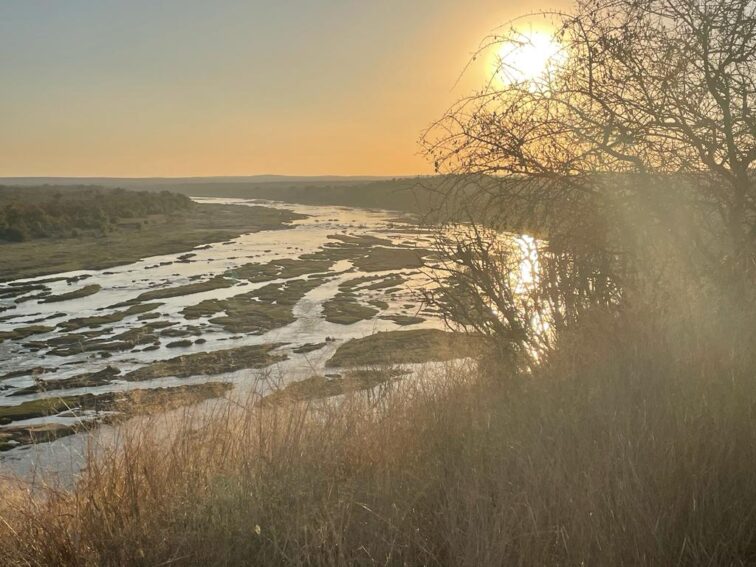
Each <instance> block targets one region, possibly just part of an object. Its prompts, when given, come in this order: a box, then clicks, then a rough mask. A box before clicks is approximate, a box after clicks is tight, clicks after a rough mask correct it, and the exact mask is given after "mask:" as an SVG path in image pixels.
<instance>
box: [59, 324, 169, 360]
mask: <svg viewBox="0 0 756 567" xmlns="http://www.w3.org/2000/svg"><path fill="white" fill-rule="evenodd" d="M175 324H176V323H172V322H168V321H151V322H149V323H146V324H144V325H140V326H139V327H134V328H132V329H129V330H127V331H124V332H123V333H119V334H117V335H114V336H112V337H108V338H105V339H101V338H98V337H100V336H101V335H104V334H107V333H109V332H110V330H109V329H102V330H100V331H89V332H86V333H71V334H67V335H63V336H61V337H53V338H52V339H50V340H49V341H47V346H54V347H55V348H53V349H52V350H51V351H50V354H52V355H55V356H72V355H75V354H81V353H83V352H96V351H107V352H112V351H123V350H130V349H132V348H134V347H135V346H137V345H141V344H147V343H155V342H157V341H158V336H157V335H156V331H157V330H158V329H162V328H165V327H169V326H171V325H175Z"/></svg>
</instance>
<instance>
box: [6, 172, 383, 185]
mask: <svg viewBox="0 0 756 567" xmlns="http://www.w3.org/2000/svg"><path fill="white" fill-rule="evenodd" d="M382 179H392V177H391V176H370V175H352V176H342V175H310V176H306V175H244V176H216V177H0V185H14V186H40V185H99V186H101V187H124V188H131V187H144V186H150V185H151V186H156V185H160V186H162V185H194V184H225V183H355V182H363V181H365V182H367V181H378V180H382Z"/></svg>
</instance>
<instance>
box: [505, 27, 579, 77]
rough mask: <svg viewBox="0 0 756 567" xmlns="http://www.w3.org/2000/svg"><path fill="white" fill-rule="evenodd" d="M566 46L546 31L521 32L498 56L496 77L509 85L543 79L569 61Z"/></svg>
mask: <svg viewBox="0 0 756 567" xmlns="http://www.w3.org/2000/svg"><path fill="white" fill-rule="evenodd" d="M565 58H566V54H565V52H564V48H563V46H562V45H561V44H560V43H559V42H558V41H557V40H556V39H555V38H554V37H553V36H552V35H551V34H549V33H546V32H543V31H529V32H520V33H518V34H517V36H516V37H515V38H514V39H512V40H509V41H507V42H504V43H502V44H501V45H500V46H499V49H498V50H497V53H496V76H497V78H498V79H499V80H500V81H501V82H502V83H505V84H515V83H527V82H534V81H538V80H539V79H542V78H544V77H546V76H547V75H548V73H549V72H551V71H553V70H554V69H555V68H557V67H559V66H560V65H561V64H562V63H563V62H564V60H565Z"/></svg>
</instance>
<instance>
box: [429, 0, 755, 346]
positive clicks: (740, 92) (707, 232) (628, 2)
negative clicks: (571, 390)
mask: <svg viewBox="0 0 756 567" xmlns="http://www.w3.org/2000/svg"><path fill="white" fill-rule="evenodd" d="M546 16H547V17H549V18H550V19H551V20H552V21H553V23H554V27H555V30H556V32H555V39H556V41H558V43H559V45H560V46H561V52H560V53H559V55H558V56H557V57H556V58H555V59H558V61H555V62H554V64H553V65H549V66H547V68H546V69H545V71H544V73H543V74H542V75H540V76H536V77H532V78H529V79H527V80H516V79H512V78H510V77H505V78H504V79H503V80H499V79H500V78H501V76H502V75H505V74H506V65H507V64H508V62H507V61H506V60H505V61H502V62H501V66H500V69H499V71H498V75H499V79H496V78H495V79H493V80H491V81H490V82H489V83H488V84H487V85H486V86H485V88H483V89H482V90H481V91H480V92H477V93H475V94H474V95H472V96H470V97H467V98H465V99H463V100H461V101H459V102H458V103H457V104H455V105H454V106H452V108H450V109H449V111H448V112H447V113H446V114H445V115H444V116H443V117H442V118H441V119H440V120H439V121H438V122H437V123H435V124H434V125H432V127H431V128H430V129H429V130H428V132H427V133H426V135H425V136H424V140H423V141H424V144H425V149H426V151H427V154H428V157H429V158H430V159H431V160H432V161H433V162H434V163H435V166H436V170H437V172H439V173H443V174H448V176H447V177H446V181H445V183H444V184H443V185H442V189H441V191H442V192H443V193H444V194H445V196H446V197H447V199H448V200H455V199H456V200H455V201H454V202H455V205H452V206H449V205H448V203H447V208H452V209H454V208H456V209H458V210H459V209H464V210H467V211H469V212H470V214H469V215H468V219H467V221H468V223H472V224H485V225H486V226H488V227H492V228H495V229H505V230H523V229H524V230H530V231H531V232H535V233H539V232H540V233H543V234H547V235H548V244H547V245H546V246H544V248H543V250H542V251H541V262H540V264H541V266H540V267H541V269H542V271H544V272H545V273H551V274H552V275H558V276H559V277H558V278H557V281H552V282H551V283H553V284H554V285H553V286H551V287H552V291H553V290H558V291H559V294H561V295H562V297H561V299H560V300H559V301H558V302H557V303H558V305H557V307H556V308H555V310H554V309H552V311H551V313H552V315H553V316H556V317H557V319H560V314H561V315H564V314H565V313H566V311H565V305H567V304H569V303H571V301H570V299H569V298H570V297H572V298H573V299H575V298H576V297H577V298H580V301H578V302H577V304H580V303H581V302H582V303H587V304H593V303H595V302H596V301H598V303H601V304H607V303H611V302H612V301H613V300H614V299H616V297H617V289H618V286H620V287H621V286H622V285H624V284H626V283H627V278H628V277H629V273H630V272H631V271H632V270H630V269H629V268H628V266H629V264H628V261H627V260H628V258H629V257H630V256H632V255H633V254H637V253H638V250H640V249H644V250H645V252H644V255H643V257H642V258H641V259H638V258H636V262H638V261H640V262H644V263H649V262H650V257H651V255H652V254H653V252H649V250H652V249H655V250H656V253H657V254H661V255H663V256H665V263H667V264H670V265H671V266H672V267H670V269H672V270H674V271H678V272H679V271H680V270H681V269H682V266H683V265H686V266H687V268H688V269H690V273H693V272H695V273H696V274H697V275H699V276H701V275H702V276H705V277H710V278H719V279H720V280H724V279H726V280H728V281H737V282H739V284H738V285H737V286H736V287H737V289H739V290H741V291H742V290H743V289H746V288H747V287H748V286H749V285H752V282H753V280H752V276H753V273H754V271H755V270H754V265H755V261H754V258H755V256H754V254H755V252H756V249H755V247H754V243H755V242H756V184H755V183H754V178H753V172H752V167H753V163H754V160H756V116H754V110H753V105H754V97H755V96H756V85H755V84H754V81H755V80H756V2H754V1H753V0H581V1H580V2H579V3H578V4H577V6H576V9H575V11H574V12H573V13H569V14H555V13H552V14H547V15H546ZM527 41H529V39H528V37H527V36H523V35H522V34H521V33H519V32H518V31H517V30H516V29H515V26H513V28H512V29H510V30H508V31H505V32H504V33H501V34H496V35H493V36H491V37H489V38H487V40H486V41H485V42H484V45H483V48H484V49H488V48H490V47H492V46H497V45H502V44H503V45H517V44H521V43H523V42H527ZM445 232H446V234H448V233H449V230H448V229H447V230H446V231H445ZM662 241H663V242H664V243H665V247H660V246H659V243H660V242H662ZM439 242H440V244H441V248H442V249H445V254H446V255H447V256H448V259H449V261H450V262H453V263H454V265H456V266H459V267H460V268H462V269H459V270H456V275H455V277H456V278H457V279H461V280H463V281H464V280H466V281H467V288H468V289H467V291H468V295H477V296H478V297H479V298H480V299H481V301H482V302H483V303H485V304H487V305H493V304H495V303H496V301H498V300H500V298H501V292H500V290H497V291H495V293H494V295H496V297H493V296H492V295H491V294H490V293H489V292H488V291H487V290H486V289H485V288H486V287H487V288H488V290H489V291H490V290H492V289H493V288H492V287H491V285H490V283H486V282H485V281H484V278H483V279H482V278H481V277H480V274H481V273H482V272H481V270H480V263H481V261H484V258H485V257H486V255H490V253H489V252H487V251H485V250H483V247H481V246H476V238H469V239H467V240H466V241H465V243H464V245H463V244H461V243H460V242H452V243H451V245H450V243H449V241H448V238H446V237H444V238H441V239H440V240H439ZM478 243H480V240H479V239H478ZM651 244H653V246H652V245H651ZM460 250H462V251H464V254H462V255H460V254H458V253H457V252H458V251H460ZM473 251H474V252H475V253H473ZM673 256H674V262H672V261H671V260H672V257H673ZM557 260H558V261H557ZM486 261H487V260H486ZM675 262H676V263H675ZM636 268H637V264H636ZM476 274H477V275H476ZM578 275H579V276H580V277H577V276H578ZM487 277H490V274H489V275H488V276H487ZM620 278H624V279H623V281H618V279H620ZM545 283H546V282H544V284H545ZM720 284H721V281H720V283H719V284H718V285H720ZM586 292H590V293H586ZM572 304H573V305H576V303H575V302H574V301H572ZM567 311H569V309H567ZM506 319H507V318H504V320H505V321H506ZM568 319H569V317H568ZM558 322H559V321H557V323H558ZM507 329H508V330H507V332H508V333H509V334H510V335H511V333H512V332H513V331H515V330H516V329H514V328H513V327H512V325H507Z"/></svg>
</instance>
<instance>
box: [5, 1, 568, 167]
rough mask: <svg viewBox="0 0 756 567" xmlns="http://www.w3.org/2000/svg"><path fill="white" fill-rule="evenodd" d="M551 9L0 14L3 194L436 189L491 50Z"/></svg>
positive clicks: (413, 6) (127, 5) (75, 7)
mask: <svg viewBox="0 0 756 567" xmlns="http://www.w3.org/2000/svg"><path fill="white" fill-rule="evenodd" d="M548 1H550V2H551V3H548V2H544V3H539V4H537V5H536V4H534V3H533V2H532V1H530V2H529V1H527V0H508V1H506V0H505V1H502V0H498V1H494V0H320V1H315V0H245V1H242V0H213V1H212V2H210V1H207V0H118V1H116V0H46V1H45V0H0V77H1V79H0V81H2V82H1V83H0V177H10V176H113V177H151V176H161V177H181V176H212V175H255V174H288V175H415V174H425V173H430V172H431V171H432V167H431V166H430V164H428V163H427V161H426V159H425V158H424V157H423V156H422V155H421V153H420V147H419V145H418V140H419V138H420V135H421V133H422V131H423V129H424V128H426V127H427V126H429V125H430V124H431V123H432V122H433V120H435V119H437V118H439V117H440V116H441V114H442V113H443V111H444V110H445V109H446V108H447V107H448V106H449V105H451V104H452V103H453V102H454V101H455V100H457V99H458V98H460V97H462V96H464V95H466V94H469V93H470V92H471V91H472V90H473V89H474V88H476V87H479V86H481V85H482V84H483V82H484V81H485V79H486V77H485V73H486V71H485V69H484V68H481V66H480V65H478V66H477V67H476V66H473V68H471V69H470V70H469V71H468V72H467V73H465V74H464V75H463V77H462V79H461V80H459V81H458V78H459V76H460V73H461V72H462V70H463V69H464V68H465V65H466V64H467V63H468V61H469V60H470V57H471V55H472V54H473V53H474V52H475V50H476V48H477V47H478V45H479V44H480V42H481V40H482V39H483V38H484V37H485V36H486V35H488V34H489V33H491V32H492V31H493V30H494V28H496V27H497V26H498V25H500V24H503V23H505V22H507V21H509V20H511V19H512V18H514V17H517V16H520V15H522V14H526V13H529V12H533V11H534V10H537V9H538V10H541V9H549V8H554V7H558V6H559V5H560V4H559V1H560V0H548ZM561 1H562V5H563V4H564V2H563V0H561Z"/></svg>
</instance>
